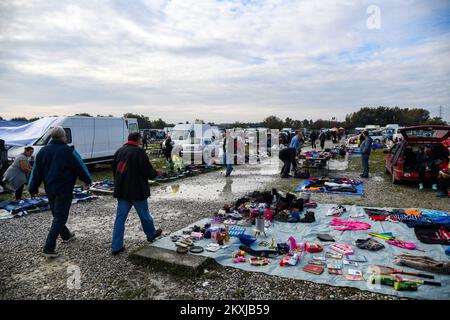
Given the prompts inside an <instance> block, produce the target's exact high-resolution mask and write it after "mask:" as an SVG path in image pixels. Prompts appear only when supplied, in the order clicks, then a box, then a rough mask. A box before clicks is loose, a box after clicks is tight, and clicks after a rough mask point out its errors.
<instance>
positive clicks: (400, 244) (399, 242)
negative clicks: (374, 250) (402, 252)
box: [387, 240, 417, 250]
mask: <svg viewBox="0 0 450 320" xmlns="http://www.w3.org/2000/svg"><path fill="white" fill-rule="evenodd" d="M387 243H389V244H392V245H393V246H396V247H400V248H403V249H408V250H415V249H417V247H416V245H415V244H414V243H412V242H407V241H403V240H388V241H387Z"/></svg>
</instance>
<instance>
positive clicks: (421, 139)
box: [400, 126, 450, 144]
mask: <svg viewBox="0 0 450 320" xmlns="http://www.w3.org/2000/svg"><path fill="white" fill-rule="evenodd" d="M400 132H401V134H402V136H403V139H404V140H405V141H406V142H408V143H417V144H420V143H424V144H425V143H433V144H434V143H443V142H444V141H445V140H447V139H448V138H449V137H450V126H416V127H407V128H403V129H401V130H400Z"/></svg>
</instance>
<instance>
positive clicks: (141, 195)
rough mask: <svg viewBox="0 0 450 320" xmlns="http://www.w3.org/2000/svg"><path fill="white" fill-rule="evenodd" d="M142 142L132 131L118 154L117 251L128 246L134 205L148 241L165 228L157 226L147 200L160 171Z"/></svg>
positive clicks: (114, 250)
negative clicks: (128, 223)
mask: <svg viewBox="0 0 450 320" xmlns="http://www.w3.org/2000/svg"><path fill="white" fill-rule="evenodd" d="M141 145H142V137H141V135H140V134H139V132H133V133H130V134H129V135H128V141H127V142H126V143H125V144H124V145H123V146H122V147H120V148H119V150H117V151H116V153H115V154H114V160H113V175H114V198H117V214H116V220H115V222H114V230H113V237H112V250H111V253H112V254H113V255H117V254H119V253H120V252H122V251H124V250H125V247H124V246H123V236H124V233H125V222H126V220H127V217H128V213H129V212H130V209H131V207H134V208H135V209H136V211H137V214H138V216H139V219H140V220H141V225H142V228H143V229H144V233H145V235H146V236H147V241H149V242H152V241H153V240H155V239H156V238H157V237H159V236H160V235H161V233H162V230H161V229H155V226H154V224H153V218H152V216H151V215H150V210H149V208H148V202H147V199H148V198H149V197H150V187H149V186H148V180H149V179H154V178H155V177H156V176H157V175H158V172H157V171H156V170H154V169H153V167H152V165H151V164H150V160H149V159H148V156H147V154H146V153H145V151H144V150H143V149H142V148H141Z"/></svg>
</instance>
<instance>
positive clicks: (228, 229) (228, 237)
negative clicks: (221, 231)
mask: <svg viewBox="0 0 450 320" xmlns="http://www.w3.org/2000/svg"><path fill="white" fill-rule="evenodd" d="M224 240H225V241H226V242H228V241H230V226H229V225H228V224H226V225H225V239H224Z"/></svg>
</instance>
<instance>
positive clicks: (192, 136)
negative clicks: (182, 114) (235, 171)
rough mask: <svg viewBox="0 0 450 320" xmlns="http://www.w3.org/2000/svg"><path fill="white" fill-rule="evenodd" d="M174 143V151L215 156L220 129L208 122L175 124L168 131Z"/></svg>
mask: <svg viewBox="0 0 450 320" xmlns="http://www.w3.org/2000/svg"><path fill="white" fill-rule="evenodd" d="M169 134H170V136H171V138H172V141H173V143H174V152H176V153H178V151H179V154H180V155H182V154H183V153H189V154H193V155H198V156H204V155H205V153H207V154H208V156H210V157H215V156H216V150H218V148H217V146H218V145H219V144H220V135H221V133H220V130H219V129H218V128H214V127H211V126H210V125H209V124H194V123H189V124H177V125H176V126H175V127H174V128H173V130H172V131H171V132H170V133H169Z"/></svg>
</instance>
